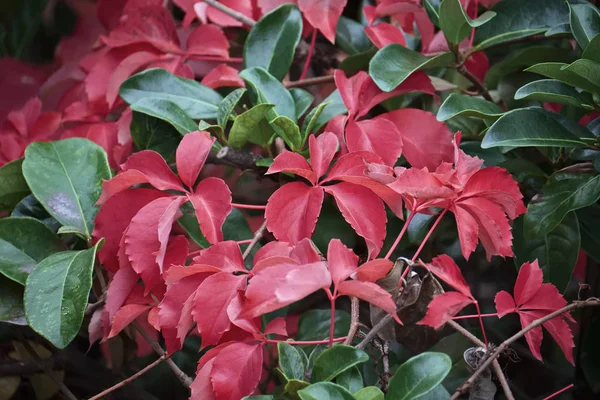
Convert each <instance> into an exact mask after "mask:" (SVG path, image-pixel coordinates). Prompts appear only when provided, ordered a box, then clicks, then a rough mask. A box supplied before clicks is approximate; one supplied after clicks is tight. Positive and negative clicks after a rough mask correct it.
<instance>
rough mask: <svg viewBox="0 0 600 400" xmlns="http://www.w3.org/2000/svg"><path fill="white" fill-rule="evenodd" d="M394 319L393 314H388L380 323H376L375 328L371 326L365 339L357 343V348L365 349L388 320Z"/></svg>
mask: <svg viewBox="0 0 600 400" xmlns="http://www.w3.org/2000/svg"><path fill="white" fill-rule="evenodd" d="M393 319H394V317H393V316H392V314H387V315H386V316H385V317H383V318H381V320H380V321H379V322H378V323H376V324H375V326H373V328H371V330H370V331H369V333H367V334H366V335H365V337H364V338H363V340H362V341H361V342H360V343H359V344H357V345H356V348H357V349H361V350H362V349H364V348H365V346H366V345H367V344H369V342H371V340H373V339H375V336H377V334H378V333H379V331H380V330H381V329H383V327H384V326H386V325H387V324H388V322H390V321H391V320H393Z"/></svg>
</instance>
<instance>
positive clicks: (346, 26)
mask: <svg viewBox="0 0 600 400" xmlns="http://www.w3.org/2000/svg"><path fill="white" fill-rule="evenodd" d="M335 44H336V45H338V46H339V47H340V48H341V49H342V50H344V51H345V52H346V53H348V55H350V56H351V55H353V54H358V53H363V52H365V51H367V50H369V49H370V48H371V46H372V44H371V41H370V40H369V38H368V37H367V34H366V33H365V27H364V26H363V25H362V24H361V23H360V22H357V21H355V20H353V19H350V18H348V17H344V16H343V15H342V16H341V17H340V19H339V20H338V23H337V27H336V31H335Z"/></svg>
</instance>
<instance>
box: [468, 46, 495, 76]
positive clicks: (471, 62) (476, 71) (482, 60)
mask: <svg viewBox="0 0 600 400" xmlns="http://www.w3.org/2000/svg"><path fill="white" fill-rule="evenodd" d="M465 68H467V70H468V71H469V72H470V73H472V74H473V75H475V77H476V78H477V79H479V81H480V82H483V81H484V80H485V74H487V72H488V69H489V68H490V62H489V61H488V58H487V56H486V55H485V53H484V52H483V51H478V52H475V53H473V54H472V55H471V57H469V58H467V60H466V61H465Z"/></svg>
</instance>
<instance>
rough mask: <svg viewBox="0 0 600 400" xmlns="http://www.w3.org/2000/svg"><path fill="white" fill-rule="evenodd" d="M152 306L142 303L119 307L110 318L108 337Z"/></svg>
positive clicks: (114, 334) (116, 333) (115, 333)
mask: <svg viewBox="0 0 600 400" xmlns="http://www.w3.org/2000/svg"><path fill="white" fill-rule="evenodd" d="M152 307H153V306H147V305H142V304H127V305H126V306H123V307H121V309H119V311H117V313H116V314H115V317H114V318H113V320H112V328H111V330H110V333H109V334H108V339H110V338H112V337H115V336H117V335H118V334H119V332H121V331H122V330H123V329H124V328H125V327H126V326H127V325H129V324H130V323H132V322H133V321H134V320H135V319H136V318H137V317H139V316H140V315H142V314H143V313H145V312H146V311H148V310H149V309H151V308H152Z"/></svg>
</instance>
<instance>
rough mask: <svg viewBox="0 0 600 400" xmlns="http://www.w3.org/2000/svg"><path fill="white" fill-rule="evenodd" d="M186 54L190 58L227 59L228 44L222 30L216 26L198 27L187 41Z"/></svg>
mask: <svg viewBox="0 0 600 400" xmlns="http://www.w3.org/2000/svg"><path fill="white" fill-rule="evenodd" d="M187 53H188V54H189V55H191V56H194V55H200V56H216V57H223V58H228V57H229V42H228V41H227V37H226V36H225V33H223V30H222V29H221V28H219V27H218V26H216V25H210V24H206V25H200V26H198V27H197V28H196V29H194V30H193V31H192V32H191V33H190V35H189V36H188V39H187Z"/></svg>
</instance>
